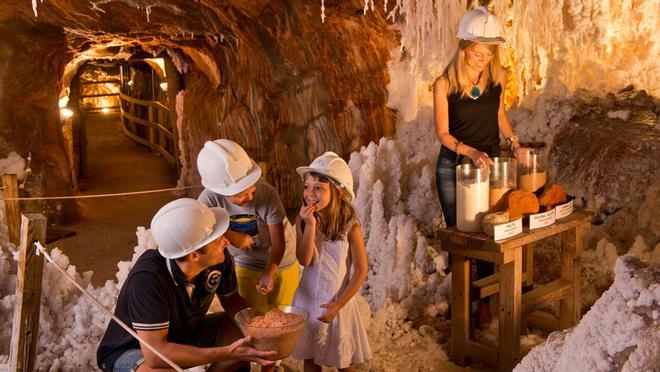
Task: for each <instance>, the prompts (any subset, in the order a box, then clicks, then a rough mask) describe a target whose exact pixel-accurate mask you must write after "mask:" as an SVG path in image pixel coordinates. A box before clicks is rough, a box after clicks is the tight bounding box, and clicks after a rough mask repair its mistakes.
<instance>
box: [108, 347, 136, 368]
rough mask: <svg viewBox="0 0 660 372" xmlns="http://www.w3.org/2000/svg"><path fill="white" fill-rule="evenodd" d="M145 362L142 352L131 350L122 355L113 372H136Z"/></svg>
mask: <svg viewBox="0 0 660 372" xmlns="http://www.w3.org/2000/svg"><path fill="white" fill-rule="evenodd" d="M143 362H144V355H142V350H140V349H131V350H128V351H127V352H125V353H124V354H122V355H121V356H120V357H119V358H117V360H116V361H115V364H114V365H113V366H112V372H135V370H136V369H137V368H138V367H139V366H140V364H142V363H143Z"/></svg>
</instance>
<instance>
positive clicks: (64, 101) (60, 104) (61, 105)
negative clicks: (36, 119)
mask: <svg viewBox="0 0 660 372" xmlns="http://www.w3.org/2000/svg"><path fill="white" fill-rule="evenodd" d="M67 103H69V96H64V97H62V98H60V100H59V101H58V103H57V106H58V107H59V108H64V107H66V105H67Z"/></svg>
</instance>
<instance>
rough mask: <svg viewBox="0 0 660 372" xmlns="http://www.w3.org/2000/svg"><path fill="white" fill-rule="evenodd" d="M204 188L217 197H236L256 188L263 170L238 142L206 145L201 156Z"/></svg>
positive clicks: (198, 167) (207, 142)
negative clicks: (246, 190)
mask: <svg viewBox="0 0 660 372" xmlns="http://www.w3.org/2000/svg"><path fill="white" fill-rule="evenodd" d="M197 169H198V170H199V174H200V175H201V176H202V185H204V187H206V188H207V189H209V190H211V191H213V192H215V193H216V194H220V195H226V196H232V195H236V194H238V193H240V192H241V191H243V190H245V189H247V188H248V187H250V186H252V185H254V184H255V183H256V182H257V181H258V180H259V177H261V168H259V165H257V163H256V162H255V161H254V160H252V158H250V157H249V156H248V154H247V153H246V152H245V150H243V148H242V147H241V146H240V145H239V144H238V143H236V142H234V141H230V140H228V139H219V140H215V141H206V143H205V144H204V148H202V150H201V151H200V152H199V155H198V156H197Z"/></svg>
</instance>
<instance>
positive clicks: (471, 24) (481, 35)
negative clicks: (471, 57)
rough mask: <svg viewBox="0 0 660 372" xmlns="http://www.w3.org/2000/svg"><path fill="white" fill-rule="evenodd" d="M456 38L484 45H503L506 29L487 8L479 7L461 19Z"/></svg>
mask: <svg viewBox="0 0 660 372" xmlns="http://www.w3.org/2000/svg"><path fill="white" fill-rule="evenodd" d="M456 36H457V37H458V38H460V39H464V40H470V41H476V42H478V43H483V44H501V43H503V42H504V28H503V27H502V23H501V22H500V20H499V19H497V17H495V15H494V14H492V13H491V12H489V11H488V9H486V7H484V6H478V7H476V8H474V9H473V10H470V11H469V12H467V13H465V15H464V16H463V18H461V21H460V22H459V23H458V33H457V34H456Z"/></svg>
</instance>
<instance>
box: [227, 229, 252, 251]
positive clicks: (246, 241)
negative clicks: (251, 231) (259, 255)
mask: <svg viewBox="0 0 660 372" xmlns="http://www.w3.org/2000/svg"><path fill="white" fill-rule="evenodd" d="M234 234H235V236H234V239H232V240H233V241H232V245H233V246H234V247H236V248H240V249H242V250H244V251H248V252H252V251H253V249H252V246H253V245H254V239H253V238H252V237H251V236H250V235H248V234H245V233H239V232H234Z"/></svg>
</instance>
